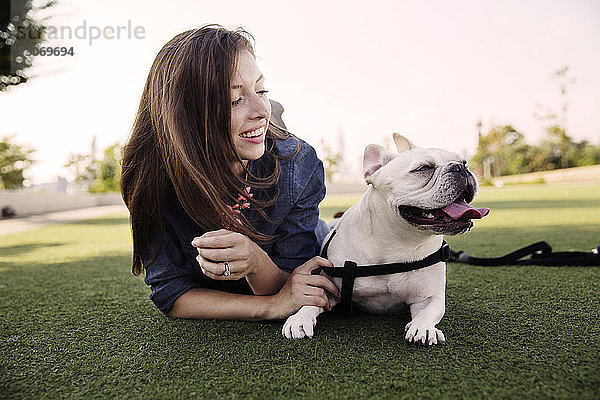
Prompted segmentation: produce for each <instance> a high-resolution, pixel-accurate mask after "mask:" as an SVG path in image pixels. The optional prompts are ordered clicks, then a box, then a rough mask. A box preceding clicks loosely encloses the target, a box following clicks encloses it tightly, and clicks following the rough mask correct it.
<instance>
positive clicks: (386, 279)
mask: <svg viewBox="0 0 600 400" xmlns="http://www.w3.org/2000/svg"><path fill="white" fill-rule="evenodd" d="M440 267H441V268H440ZM440 267H438V266H431V267H428V268H425V269H423V270H418V271H410V272H401V273H397V274H390V275H380V276H370V277H360V278H356V279H355V281H354V289H353V292H352V302H353V303H355V304H356V305H357V306H358V307H359V308H361V309H363V310H364V311H367V312H369V313H376V314H382V313H384V314H390V313H400V312H405V311H407V310H408V307H407V305H408V304H413V303H417V302H420V301H422V300H425V299H426V298H427V297H429V296H431V295H433V294H436V292H437V291H439V289H440V288H439V287H438V286H439V285H438V284H436V283H437V282H439V281H443V280H444V278H443V274H444V268H443V266H442V265H441V266H440ZM335 283H336V284H337V285H338V287H341V279H339V278H336V279H335Z"/></svg>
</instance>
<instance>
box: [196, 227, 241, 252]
mask: <svg viewBox="0 0 600 400" xmlns="http://www.w3.org/2000/svg"><path fill="white" fill-rule="evenodd" d="M221 231H223V232H222V233H215V234H213V235H208V234H204V235H202V236H199V237H195V238H194V240H192V246H194V247H208V248H222V247H231V246H234V245H236V244H237V243H239V241H240V240H239V237H238V236H239V234H238V233H236V232H231V231H228V230H225V229H222V230H221ZM221 231H214V232H221ZM208 233H212V232H208Z"/></svg>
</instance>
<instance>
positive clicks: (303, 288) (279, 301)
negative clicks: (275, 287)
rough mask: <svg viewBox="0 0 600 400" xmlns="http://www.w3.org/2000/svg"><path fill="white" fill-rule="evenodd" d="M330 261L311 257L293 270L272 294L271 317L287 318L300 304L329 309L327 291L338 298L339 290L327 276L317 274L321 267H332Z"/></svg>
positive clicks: (339, 295)
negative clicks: (277, 291)
mask: <svg viewBox="0 0 600 400" xmlns="http://www.w3.org/2000/svg"><path fill="white" fill-rule="evenodd" d="M332 266H333V264H332V263H331V261H329V260H327V259H325V258H322V257H318V256H317V257H313V258H311V259H310V260H308V261H307V262H305V263H304V264H302V265H301V266H299V267H298V268H296V269H295V270H294V272H293V273H292V275H291V276H290V277H289V279H288V280H287V282H286V283H285V285H283V287H282V288H281V290H280V291H279V293H277V294H276V295H274V296H272V300H273V303H272V309H271V314H272V315H271V318H273V319H281V318H287V317H288V316H290V315H292V314H293V313H295V312H296V311H298V310H299V309H300V307H302V306H318V307H323V308H324V309H325V310H327V311H330V310H331V305H330V304H329V299H328V298H327V293H326V291H327V292H329V293H331V294H332V295H334V296H335V297H337V298H338V299H339V298H340V297H341V294H340V291H339V289H338V288H337V286H336V285H335V283H333V282H332V281H331V280H329V278H327V277H325V276H323V275H317V273H318V271H319V269H320V268H321V267H332Z"/></svg>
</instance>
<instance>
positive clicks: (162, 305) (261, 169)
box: [143, 137, 326, 314]
mask: <svg viewBox="0 0 600 400" xmlns="http://www.w3.org/2000/svg"><path fill="white" fill-rule="evenodd" d="M266 144H267V146H268V145H269V143H266ZM298 145H300V150H299V152H298V154H297V155H296V156H294V157H293V158H289V159H285V158H284V159H280V160H279V162H280V167H281V169H280V176H279V181H278V183H277V184H276V185H275V186H274V187H272V188H268V189H252V193H253V194H254V198H255V199H260V200H266V199H269V198H273V197H276V198H277V201H276V202H275V203H274V204H273V205H272V206H270V207H268V208H265V209H264V211H265V213H266V215H267V216H268V217H269V219H270V221H268V220H265V219H264V218H263V217H261V215H260V214H259V213H258V212H257V211H256V210H253V209H251V208H250V209H244V210H243V211H242V212H243V213H244V216H245V217H246V218H247V219H248V221H249V222H250V223H251V224H252V226H253V227H254V228H256V229H257V230H258V231H259V232H262V233H264V234H268V235H274V236H275V240H274V241H273V242H271V243H269V244H266V245H260V247H261V248H262V249H263V250H264V251H265V252H266V253H267V254H268V255H269V256H270V257H271V259H272V260H273V262H274V263H275V264H276V265H277V266H278V267H279V268H281V269H282V270H284V271H288V272H292V271H293V270H294V269H295V268H296V267H298V266H299V265H301V264H303V263H305V262H306V261H308V260H309V259H311V258H312V257H314V256H315V255H317V254H318V252H319V247H320V242H321V241H322V239H323V236H324V235H325V234H326V228H325V230H323V227H324V226H323V225H324V224H323V223H322V221H319V209H318V206H319V203H320V202H321V200H323V198H324V197H325V184H324V172H323V163H322V162H321V160H319V158H318V157H317V155H316V153H315V150H314V149H313V148H312V147H311V146H310V145H309V144H307V143H306V142H304V141H303V140H301V139H297V138H295V137H289V138H287V139H282V140H275V143H274V151H275V152H276V153H277V154H280V155H282V156H285V155H289V154H292V153H294V151H295V149H296V148H297V146H298ZM272 167H273V165H272V158H271V157H267V156H263V157H261V158H259V159H258V160H255V161H251V162H250V164H249V169H250V172H251V173H252V174H254V175H255V176H259V177H264V176H266V174H270V173H271V172H272ZM205 232H206V231H205V230H204V229H203V228H202V227H200V226H198V225H197V224H196V223H195V222H194V221H193V220H192V219H191V218H190V217H189V216H188V215H187V213H186V212H185V211H184V209H183V207H182V206H181V204H180V203H179V202H178V201H177V199H176V197H175V198H174V199H173V200H171V201H170V203H169V204H167V206H166V207H165V209H164V210H163V244H162V247H161V249H160V251H159V252H158V254H157V256H156V258H154V260H152V262H147V260H150V259H151V257H152V256H153V255H154V252H155V250H156V248H157V247H158V244H159V242H160V241H159V240H158V239H159V233H156V234H155V235H154V238H153V240H151V241H150V243H149V245H148V249H150V251H149V254H148V255H147V256H146V257H144V259H143V261H144V268H145V271H146V277H145V282H146V284H147V285H149V286H150V287H151V289H152V292H151V294H150V299H151V300H152V301H153V302H154V304H155V305H156V306H157V307H158V308H159V309H160V310H161V311H162V312H163V313H165V314H167V313H168V312H169V311H170V310H171V308H172V307H173V304H174V303H175V300H176V299H177V298H178V297H179V296H181V295H182V294H183V293H185V292H186V291H188V290H189V289H192V288H208V289H214V290H222V291H227V292H234V293H242V294H252V289H251V288H250V286H249V285H248V282H247V281H246V279H245V278H243V279H240V280H237V281H236V280H224V281H221V280H213V279H210V278H208V277H207V276H205V275H204V274H203V273H202V270H201V269H200V266H199V265H198V262H197V261H196V256H197V255H198V251H197V250H196V248H195V247H193V246H192V245H191V242H192V240H193V239H194V238H195V237H197V236H201V235H202V234H204V233H205Z"/></svg>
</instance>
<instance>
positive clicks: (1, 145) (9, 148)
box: [0, 137, 34, 189]
mask: <svg viewBox="0 0 600 400" xmlns="http://www.w3.org/2000/svg"><path fill="white" fill-rule="evenodd" d="M11 139H12V138H11V137H4V138H3V139H2V141H0V188H1V189H20V188H22V187H23V181H24V180H25V178H24V177H23V172H24V171H25V170H26V169H27V168H28V167H30V166H31V164H32V163H33V160H32V159H31V158H30V155H31V153H33V151H34V150H31V149H27V148H25V147H23V146H20V145H17V144H14V143H11Z"/></svg>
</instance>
